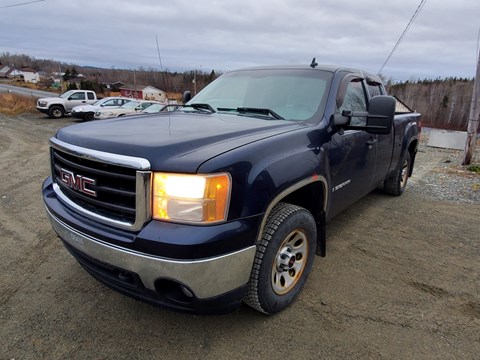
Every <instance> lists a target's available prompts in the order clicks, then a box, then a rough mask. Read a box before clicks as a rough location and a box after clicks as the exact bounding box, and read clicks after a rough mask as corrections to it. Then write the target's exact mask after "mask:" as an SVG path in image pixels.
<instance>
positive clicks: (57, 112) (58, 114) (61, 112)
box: [48, 106, 65, 119]
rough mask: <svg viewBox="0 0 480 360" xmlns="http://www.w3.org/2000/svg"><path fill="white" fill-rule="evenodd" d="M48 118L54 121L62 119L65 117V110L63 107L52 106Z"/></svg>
mask: <svg viewBox="0 0 480 360" xmlns="http://www.w3.org/2000/svg"><path fill="white" fill-rule="evenodd" d="M48 116H50V117H51V118H53V119H60V118H62V117H64V116H65V109H64V108H63V107H61V106H52V107H50V109H49V110H48Z"/></svg>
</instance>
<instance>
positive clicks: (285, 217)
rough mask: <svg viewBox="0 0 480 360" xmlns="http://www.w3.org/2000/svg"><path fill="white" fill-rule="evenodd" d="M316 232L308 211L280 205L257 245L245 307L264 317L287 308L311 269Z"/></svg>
mask: <svg viewBox="0 0 480 360" xmlns="http://www.w3.org/2000/svg"><path fill="white" fill-rule="evenodd" d="M316 239H317V229H316V224H315V219H314V218H313V216H312V214H310V212H308V211H307V210H306V209H304V208H302V207H299V206H295V205H291V204H287V203H279V204H277V205H276V206H275V207H274V208H273V210H272V213H271V214H270V215H269V217H268V220H267V224H266V226H265V230H264V233H263V237H262V239H261V241H260V243H259V244H257V252H256V254H255V261H254V264H253V268H252V273H251V275H250V281H249V284H248V289H247V294H246V296H245V299H244V301H245V303H246V304H248V305H250V306H251V307H253V308H254V309H256V310H258V311H260V312H263V313H265V314H274V313H276V312H278V311H281V310H283V309H284V308H286V307H287V306H288V305H290V303H292V302H293V301H294V300H295V298H296V297H297V295H298V294H299V293H300V291H301V289H302V287H303V285H304V284H305V281H306V279H307V277H308V274H309V273H310V271H311V269H312V264H313V258H314V256H315V249H316Z"/></svg>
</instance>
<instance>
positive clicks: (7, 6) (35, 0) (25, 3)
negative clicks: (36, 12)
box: [0, 0, 45, 9]
mask: <svg viewBox="0 0 480 360" xmlns="http://www.w3.org/2000/svg"><path fill="white" fill-rule="evenodd" d="M42 1H45V0H34V1H28V2H24V3H19V4H13V5H4V6H0V9H5V8H11V7H15V6H22V5H28V4H33V3H37V2H42Z"/></svg>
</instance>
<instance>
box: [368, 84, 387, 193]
mask: <svg viewBox="0 0 480 360" xmlns="http://www.w3.org/2000/svg"><path fill="white" fill-rule="evenodd" d="M367 87H368V93H369V97H370V98H372V97H374V96H377V95H384V94H385V91H384V89H383V86H382V85H381V84H380V83H379V82H377V81H374V80H369V79H368V78H367ZM393 136H394V131H393V129H392V131H391V132H390V134H387V135H375V137H376V139H377V159H376V164H375V172H374V175H373V183H374V185H380V184H381V183H382V182H383V180H385V177H386V175H387V172H388V169H389V168H390V163H391V160H392V153H393V142H394V140H393Z"/></svg>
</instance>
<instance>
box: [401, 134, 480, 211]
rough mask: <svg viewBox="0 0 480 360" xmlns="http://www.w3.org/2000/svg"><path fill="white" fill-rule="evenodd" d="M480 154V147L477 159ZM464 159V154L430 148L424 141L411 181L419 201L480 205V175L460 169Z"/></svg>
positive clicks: (411, 186)
mask: <svg viewBox="0 0 480 360" xmlns="http://www.w3.org/2000/svg"><path fill="white" fill-rule="evenodd" d="M478 152H480V144H479V145H477V156H476V158H477V159H478V158H479V155H478ZM463 155H464V154H463V151H460V150H452V149H442V148H434V147H429V146H426V145H425V141H423V142H422V143H421V145H420V148H419V151H418V153H417V158H416V160H415V161H416V163H415V170H414V173H413V176H412V178H410V179H409V189H410V190H411V191H414V192H415V193H416V194H418V195H419V196H420V197H427V198H435V199H437V200H449V201H458V202H464V203H469V204H475V203H476V204H479V203H480V175H479V174H476V173H474V172H472V171H469V170H467V166H462V165H460V164H461V163H462V160H463ZM472 163H475V158H474V159H473V162H472ZM478 163H479V161H477V164H478Z"/></svg>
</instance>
